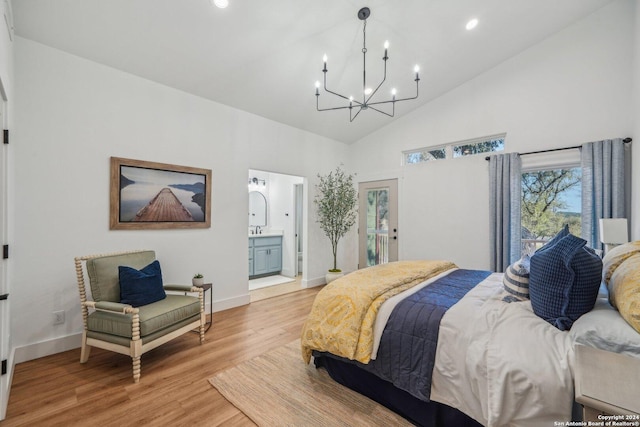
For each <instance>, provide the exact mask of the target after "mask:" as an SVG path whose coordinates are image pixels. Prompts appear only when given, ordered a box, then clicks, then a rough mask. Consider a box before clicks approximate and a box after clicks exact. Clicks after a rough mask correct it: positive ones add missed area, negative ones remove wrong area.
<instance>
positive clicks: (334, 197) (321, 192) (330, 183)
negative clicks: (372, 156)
mask: <svg viewBox="0 0 640 427" xmlns="http://www.w3.org/2000/svg"><path fill="white" fill-rule="evenodd" d="M353 178H354V175H351V174H347V173H345V171H344V170H343V169H342V167H341V166H338V167H337V168H336V170H335V171H332V172H330V173H329V174H328V175H324V176H322V175H319V174H318V179H319V180H320V181H319V183H318V184H317V185H316V196H315V198H314V200H313V202H314V203H315V205H316V211H317V215H318V218H317V220H316V221H317V222H318V223H319V224H320V228H321V229H322V231H324V234H326V235H327V237H328V238H329V240H330V241H331V248H332V250H333V268H332V269H330V270H329V272H328V273H327V275H326V280H327V283H329V282H331V281H332V280H335V279H337V278H338V277H340V276H342V275H343V273H342V270H340V269H339V268H338V263H337V253H338V241H340V239H341V238H342V237H344V235H345V234H347V232H348V231H349V229H350V228H351V227H353V225H354V224H355V223H356V219H357V216H358V210H357V204H358V193H357V191H356V189H355V187H354V183H353Z"/></svg>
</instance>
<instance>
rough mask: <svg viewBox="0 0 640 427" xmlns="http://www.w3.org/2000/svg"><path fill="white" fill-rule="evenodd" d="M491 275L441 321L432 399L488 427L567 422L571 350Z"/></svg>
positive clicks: (559, 333)
mask: <svg viewBox="0 0 640 427" xmlns="http://www.w3.org/2000/svg"><path fill="white" fill-rule="evenodd" d="M504 295H505V293H504V291H503V287H502V274H492V275H491V276H489V277H488V278H487V279H486V280H484V281H483V282H482V283H480V284H479V285H478V286H476V287H475V288H474V289H473V290H471V291H470V292H469V293H468V294H467V295H466V296H465V297H464V298H463V299H462V300H461V301H459V302H458V303H457V304H456V305H454V306H453V307H451V308H450V309H449V310H448V311H447V313H446V314H445V315H444V317H443V318H442V322H441V324H440V334H439V336H438V348H437V352H436V363H435V367H434V372H433V379H432V388H431V398H432V399H433V400H435V401H438V402H442V403H445V404H447V405H449V406H453V407H455V408H458V409H460V410H461V411H462V412H464V413H466V414H467V415H469V416H471V417H472V418H474V419H476V420H477V421H479V422H480V423H482V424H484V425H486V426H510V425H513V426H516V425H517V426H550V425H554V421H564V422H566V421H569V420H571V409H572V405H573V369H572V367H573V359H574V354H573V345H572V342H571V337H570V335H569V333H568V332H564V331H560V330H559V329H557V328H555V327H554V326H552V325H551V324H549V323H547V322H545V321H544V320H542V319H541V318H539V317H538V316H536V315H535V314H534V313H533V310H532V308H531V303H530V302H529V301H523V302H512V303H505V302H504V301H502V297H503V296H504Z"/></svg>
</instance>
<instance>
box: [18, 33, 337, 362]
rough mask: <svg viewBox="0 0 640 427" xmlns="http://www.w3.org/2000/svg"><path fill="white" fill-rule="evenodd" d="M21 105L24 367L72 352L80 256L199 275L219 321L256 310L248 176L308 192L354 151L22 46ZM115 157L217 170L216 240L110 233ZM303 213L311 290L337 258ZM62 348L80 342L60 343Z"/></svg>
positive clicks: (205, 235) (209, 233)
mask: <svg viewBox="0 0 640 427" xmlns="http://www.w3.org/2000/svg"><path fill="white" fill-rule="evenodd" d="M15 92H16V105H15V133H14V141H15V157H16V160H15V171H16V172H15V181H14V182H15V191H16V195H17V197H16V201H15V214H14V215H15V243H14V244H13V245H12V254H13V256H14V257H15V259H14V265H15V269H14V271H13V275H12V286H13V289H14V293H13V295H12V296H13V297H14V298H13V316H12V323H11V325H12V329H13V333H14V343H15V345H16V346H17V347H23V349H22V350H23V351H21V352H20V358H21V360H26V359H30V358H33V357H36V356H40V355H43V354H47V353H50V352H52V351H60V350H64V349H65V348H64V347H73V346H75V345H77V343H78V341H77V335H76V334H77V333H78V332H79V331H80V330H81V314H80V310H79V303H78V302H79V299H78V292H77V288H76V282H75V272H74V269H73V257H74V256H78V255H85V254H91V253H103V252H109V251H115V250H123V249H134V248H151V249H155V250H156V251H157V255H158V258H159V259H160V261H161V262H162V266H163V275H164V278H165V281H167V282H188V281H189V280H190V279H191V276H192V275H193V273H194V272H202V273H203V274H204V275H205V277H206V278H207V279H208V280H211V281H212V282H213V283H214V288H213V291H214V294H213V295H214V300H215V301H214V309H215V310H219V309H224V308H228V307H231V306H236V305H239V304H245V303H248V301H249V298H248V283H247V277H248V271H247V219H246V213H247V211H248V197H247V171H248V170H249V169H259V170H268V171H274V172H276V171H277V172H282V173H285V174H291V175H297V176H301V177H307V178H308V180H309V184H310V185H311V186H313V184H314V183H315V181H316V179H315V175H316V174H317V173H325V172H327V171H328V170H331V169H333V168H334V167H336V165H337V164H338V163H339V160H338V159H341V158H344V157H345V155H346V151H347V147H346V146H345V145H344V144H342V143H338V142H335V141H332V140H329V139H326V138H323V137H319V136H317V135H313V134H310V133H308V132H304V131H300V130H297V129H294V128H291V127H288V126H285V125H282V124H279V123H276V122H273V121H270V120H267V119H264V118H261V117H258V116H255V115H251V114H248V113H245V112H242V111H239V110H235V109H232V108H229V107H226V106H223V105H220V104H217V103H214V102H211V101H208V100H205V99H202V98H198V97H195V96H192V95H189V94H186V93H183V92H180V91H177V90H174V89H171V88H167V87H165V86H162V85H159V84H156V83H153V82H150V81H147V80H144V79H141V78H138V77H136V76H133V75H130V74H126V73H123V72H120V71H117V70H114V69H111V68H108V67H104V66H102V65H99V64H96V63H93V62H90V61H87V60H84V59H81V58H78V57H75V56H72V55H69V54H66V53H64V52H61V51H58V50H55V49H51V48H49V47H46V46H44V45H41V44H38V43H35V42H32V41H29V40H26V39H21V38H17V40H16V90H15ZM110 156H118V157H126V158H133V159H142V160H149V161H156V162H164V163H172V164H177V165H187V166H194V167H201V168H207V169H211V170H212V171H213V178H212V218H211V220H212V221H211V222H212V226H211V228H210V229H205V230H164V231H160V230H157V231H154V230H148V231H128V230H127V231H124V230H122V231H110V230H109V228H108V224H109V217H108V212H109V157H110ZM307 200H308V201H307V210H308V211H309V212H310V213H309V216H308V217H307V218H306V220H307V222H308V223H309V228H310V232H309V234H310V236H309V239H308V242H307V245H308V247H307V248H306V252H307V254H309V257H308V259H309V263H308V265H307V270H306V271H307V274H308V276H307V277H308V283H307V284H316V283H321V281H322V278H323V277H324V273H325V271H326V269H327V268H328V266H329V265H330V262H331V248H330V244H329V242H328V240H327V239H326V238H324V237H323V236H322V237H318V234H319V233H321V232H320V231H319V229H318V228H317V226H316V224H315V219H314V217H313V213H312V209H311V208H312V201H309V198H308V199H307ZM311 200H312V198H311ZM314 229H315V230H314ZM56 310H64V311H65V312H66V319H67V320H66V323H65V324H63V325H59V326H53V325H52V312H53V311H56ZM62 337H71V338H70V339H67V340H58V341H56V342H52V341H51V340H56V339H58V338H62ZM38 343H42V344H38ZM16 358H18V355H16Z"/></svg>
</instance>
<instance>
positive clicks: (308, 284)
mask: <svg viewBox="0 0 640 427" xmlns="http://www.w3.org/2000/svg"><path fill="white" fill-rule="evenodd" d="M326 284H327V281H326V280H325V278H324V277H316V278H315V279H306V280H305V279H303V280H302V281H301V282H300V285H301V286H302V287H303V288H314V287H316V286H322V285H326Z"/></svg>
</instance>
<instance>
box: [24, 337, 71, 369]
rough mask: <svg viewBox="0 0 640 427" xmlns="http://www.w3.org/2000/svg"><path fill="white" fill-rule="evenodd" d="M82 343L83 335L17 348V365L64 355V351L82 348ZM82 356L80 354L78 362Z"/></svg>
mask: <svg viewBox="0 0 640 427" xmlns="http://www.w3.org/2000/svg"><path fill="white" fill-rule="evenodd" d="M81 341H82V333H80V332H78V333H77V334H73V335H67V336H65V337H59V338H54V339H51V340H47V341H40V342H37V343H33V344H28V345H25V346H22V347H17V348H16V352H15V356H14V361H15V363H16V364H17V363H22V362H28V361H29V360H33V359H39V358H40V357H45V356H50V355H52V354H56V353H62V352H63V351H69V350H73V349H74V348H80V343H81ZM79 359H80V354H78V360H79Z"/></svg>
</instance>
